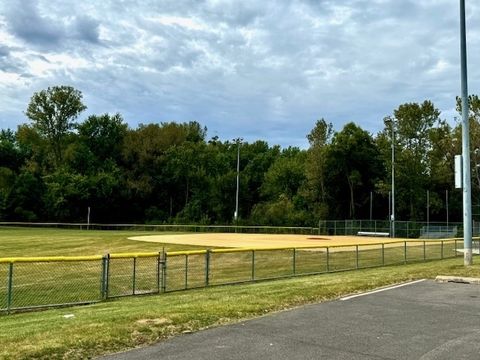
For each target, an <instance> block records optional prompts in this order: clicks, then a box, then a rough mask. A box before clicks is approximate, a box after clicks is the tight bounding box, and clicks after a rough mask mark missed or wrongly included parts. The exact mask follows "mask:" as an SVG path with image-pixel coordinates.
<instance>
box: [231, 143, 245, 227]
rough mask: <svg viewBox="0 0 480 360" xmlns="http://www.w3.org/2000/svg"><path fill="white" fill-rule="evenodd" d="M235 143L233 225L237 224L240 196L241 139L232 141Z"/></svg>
mask: <svg viewBox="0 0 480 360" xmlns="http://www.w3.org/2000/svg"><path fill="white" fill-rule="evenodd" d="M234 141H235V142H236V143H237V193H236V196H235V213H234V214H233V218H234V220H235V225H237V224H238V196H239V194H240V144H241V143H242V141H243V139H242V138H237V139H234Z"/></svg>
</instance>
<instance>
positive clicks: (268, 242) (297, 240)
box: [129, 233, 402, 248]
mask: <svg viewBox="0 0 480 360" xmlns="http://www.w3.org/2000/svg"><path fill="white" fill-rule="evenodd" d="M129 239H130V240H136V241H146V242H155V243H163V244H181V245H194V246H203V247H227V248H279V247H308V246H311V247H322V246H339V245H345V246H353V245H368V244H378V243H385V244H388V243H391V242H393V241H399V240H402V239H385V238H378V237H363V236H321V235H318V236H315V235H271V234H229V233H226V234H204V233H201V234H200V233H192V234H179V235H149V236H135V237H131V238H129ZM392 245H393V244H392Z"/></svg>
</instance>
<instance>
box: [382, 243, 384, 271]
mask: <svg viewBox="0 0 480 360" xmlns="http://www.w3.org/2000/svg"><path fill="white" fill-rule="evenodd" d="M382 266H385V244H384V243H382Z"/></svg>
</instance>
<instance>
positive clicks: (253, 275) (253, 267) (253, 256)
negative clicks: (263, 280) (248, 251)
mask: <svg viewBox="0 0 480 360" xmlns="http://www.w3.org/2000/svg"><path fill="white" fill-rule="evenodd" d="M253 280H255V250H252V281H253Z"/></svg>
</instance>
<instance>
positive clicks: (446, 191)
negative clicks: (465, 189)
mask: <svg viewBox="0 0 480 360" xmlns="http://www.w3.org/2000/svg"><path fill="white" fill-rule="evenodd" d="M445 207H446V209H447V231H448V190H445Z"/></svg>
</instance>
